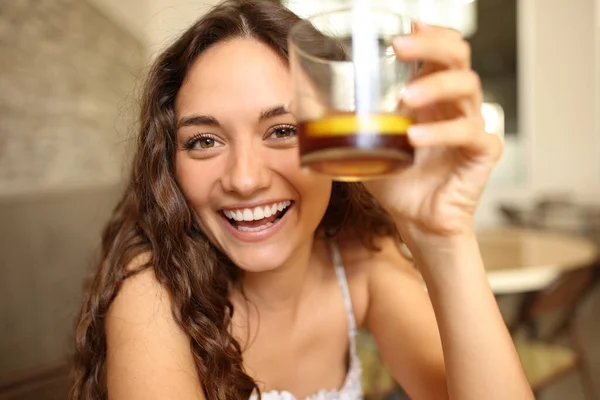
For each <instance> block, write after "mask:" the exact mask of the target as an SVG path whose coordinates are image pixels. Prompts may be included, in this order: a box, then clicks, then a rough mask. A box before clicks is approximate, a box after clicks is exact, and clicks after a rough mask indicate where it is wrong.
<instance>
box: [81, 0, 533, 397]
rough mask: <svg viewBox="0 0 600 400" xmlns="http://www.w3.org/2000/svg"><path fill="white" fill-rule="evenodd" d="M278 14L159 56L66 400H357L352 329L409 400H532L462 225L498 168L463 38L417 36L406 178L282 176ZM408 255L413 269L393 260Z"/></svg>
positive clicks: (285, 87)
mask: <svg viewBox="0 0 600 400" xmlns="http://www.w3.org/2000/svg"><path fill="white" fill-rule="evenodd" d="M297 20H298V18H297V17H296V16H295V15H293V14H292V13H290V12H289V11H287V10H285V9H284V8H283V7H281V6H280V5H276V4H274V3H271V2H260V1H239V0H238V1H227V2H225V3H223V4H221V5H219V6H217V7H216V8H214V9H213V10H212V11H211V12H210V13H208V14H207V15H206V16H204V17H203V18H202V19H201V20H199V21H198V22H197V23H195V24H194V25H193V26H192V27H191V28H190V29H189V30H188V31H187V32H185V33H184V34H183V36H182V37H181V38H179V40H177V41H176V42H175V43H174V44H173V45H172V46H171V47H169V48H168V49H167V50H165V51H164V53H163V54H162V55H161V56H160V57H158V59H157V61H156V63H155V64H154V67H153V68H152V70H151V72H150V75H149V78H148V80H147V83H146V91H145V94H144V97H143V103H142V115H141V129H140V135H139V140H138V147H137V154H136V156H135V159H134V162H133V170H132V173H131V179H130V181H129V185H128V187H127V189H126V191H125V194H124V196H123V198H122V200H121V202H120V203H119V205H118V206H117V208H116V210H115V212H114V216H113V218H112V220H111V221H110V223H109V224H108V226H107V228H106V230H105V232H104V236H103V243H102V245H103V247H102V261H101V263H100V264H99V267H98V270H97V272H96V274H95V279H94V280H93V284H92V286H91V288H90V290H89V294H88V296H87V298H86V301H85V303H84V305H83V309H82V312H81V316H80V319H79V323H78V326H77V354H76V371H75V372H76V382H75V385H74V388H73V391H72V398H73V399H106V398H110V399H111V400H121V399H126V400H136V399H144V400H148V399H178V400H185V399H204V398H206V399H209V400H211V399H248V398H249V397H250V396H253V397H254V398H256V397H257V396H260V395H261V393H262V397H263V398H265V399H284V398H285V399H289V398H298V399H300V398H310V399H360V398H361V396H362V395H361V388H360V373H361V371H360V361H359V360H358V358H357V356H356V349H355V343H354V333H355V330H356V329H357V327H359V326H368V328H369V329H370V330H371V332H372V333H373V335H374V337H375V339H376V342H377V344H378V346H379V348H380V351H381V353H382V354H383V357H384V359H385V361H386V362H387V364H388V366H389V368H390V370H391V373H392V374H393V376H394V377H395V379H396V380H397V381H398V382H399V384H400V385H401V386H402V387H403V388H405V390H406V391H407V393H408V394H409V396H410V397H411V398H413V399H446V398H449V399H460V400H465V399H477V400H480V399H502V400H506V399H525V398H532V396H531V393H530V391H529V388H528V385H527V382H526V379H525V377H524V375H523V373H522V370H521V368H520V364H519V361H518V357H517V354H516V352H515V350H514V348H513V346H512V342H511V339H510V336H509V335H508V333H507V331H506V329H505V327H504V324H503V322H502V319H501V316H500V314H499V312H498V309H497V307H496V304H495V301H494V297H493V295H492V293H491V292H490V289H489V287H488V285H487V281H486V277H485V272H484V269H483V265H482V261H481V258H480V255H479V250H478V247H477V243H476V240H475V235H474V233H473V212H474V210H475V206H476V204H477V202H478V199H479V197H480V194H481V192H482V189H483V187H484V185H485V182H486V180H487V178H488V175H489V173H490V170H491V168H492V166H493V165H494V163H495V162H496V161H497V159H498V158H499V155H500V153H501V145H500V142H499V140H498V138H497V137H494V136H492V135H486V134H485V133H484V129H483V121H482V118H481V115H480V111H479V110H480V104H481V97H482V95H481V89H480V85H479V82H478V79H477V77H476V75H474V73H473V72H471V70H470V68H469V65H470V60H469V51H468V46H467V45H466V44H465V42H464V41H463V40H462V39H461V37H460V35H459V34H457V33H455V32H453V31H450V30H445V29H441V28H435V27H431V26H427V25H424V24H419V25H418V30H417V33H415V34H414V35H412V36H411V37H405V38H402V39H398V40H397V41H396V42H395V43H394V47H395V50H396V52H397V55H398V57H400V58H401V59H404V60H423V61H424V67H423V69H422V74H421V76H420V77H419V79H417V80H415V82H414V83H412V84H411V85H410V86H409V87H407V88H406V91H405V93H404V99H405V102H406V105H407V107H410V108H411V109H412V110H413V112H414V113H415V116H416V117H415V120H416V124H415V126H414V127H412V128H411V131H410V133H409V134H410V140H411V142H412V144H413V145H414V146H415V148H416V161H415V164H414V166H412V167H410V168H409V169H407V170H406V171H404V172H402V173H401V174H399V175H398V176H397V177H394V178H390V179H386V180H382V181H377V182H370V183H369V184H368V185H362V184H348V183H337V182H336V183H332V182H331V180H329V179H328V178H326V177H323V176H317V175H311V174H304V173H302V172H301V171H300V168H299V159H298V150H297V144H298V143H297V138H296V136H295V131H296V128H295V123H296V121H295V120H294V117H293V115H291V114H290V113H289V112H288V111H287V110H286V108H285V107H284V106H283V105H285V104H288V103H289V101H290V98H291V92H292V91H291V86H290V76H289V72H288V67H287V47H286V46H287V45H286V35H287V32H288V30H289V28H290V26H291V25H293V23H294V22H296V21H297ZM398 236H401V237H402V240H403V241H404V242H405V243H406V245H407V246H408V247H409V249H410V250H411V252H412V254H413V255H414V256H415V259H416V262H417V264H418V266H419V268H420V270H421V273H422V276H423V278H424V280H425V283H426V284H427V288H428V292H429V295H428V294H427V293H426V291H425V290H424V288H423V285H422V280H421V275H419V274H417V273H416V272H415V270H414V268H413V267H412V266H411V264H410V263H409V262H408V261H407V260H405V259H404V258H403V257H402V256H401V255H400V252H399V249H398V246H397V245H396V243H398V241H397V240H395V238H396V237H398Z"/></svg>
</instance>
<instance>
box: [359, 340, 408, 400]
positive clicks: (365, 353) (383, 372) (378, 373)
mask: <svg viewBox="0 0 600 400" xmlns="http://www.w3.org/2000/svg"><path fill="white" fill-rule="evenodd" d="M356 345H357V351H358V357H359V358H360V361H361V363H362V368H363V374H362V377H361V379H362V382H361V383H362V387H363V392H364V396H365V400H387V399H389V398H391V397H392V396H393V395H394V394H395V393H394V392H396V391H397V390H398V387H397V385H396V381H395V380H394V378H393V377H392V375H391V374H390V372H389V371H388V369H387V366H386V365H385V362H384V361H383V359H382V357H381V354H380V353H379V350H378V349H377V345H376V343H375V340H374V338H373V336H372V335H371V334H370V333H369V332H368V331H366V330H360V331H359V332H358V334H357V336H356ZM396 398H398V397H396ZM399 398H402V397H399Z"/></svg>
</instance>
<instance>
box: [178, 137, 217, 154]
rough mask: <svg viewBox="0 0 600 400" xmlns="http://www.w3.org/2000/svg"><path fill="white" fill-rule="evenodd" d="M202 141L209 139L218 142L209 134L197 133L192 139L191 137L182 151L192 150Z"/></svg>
mask: <svg viewBox="0 0 600 400" xmlns="http://www.w3.org/2000/svg"><path fill="white" fill-rule="evenodd" d="M202 139H211V140H214V141H215V142H219V143H220V141H219V139H217V137H216V136H215V135H213V134H210V133H199V134H197V135H194V136H193V137H191V138H190V139H189V140H188V141H187V142H186V143H185V145H184V146H183V149H184V150H194V146H195V145H196V143H198V142H199V141H200V140H202Z"/></svg>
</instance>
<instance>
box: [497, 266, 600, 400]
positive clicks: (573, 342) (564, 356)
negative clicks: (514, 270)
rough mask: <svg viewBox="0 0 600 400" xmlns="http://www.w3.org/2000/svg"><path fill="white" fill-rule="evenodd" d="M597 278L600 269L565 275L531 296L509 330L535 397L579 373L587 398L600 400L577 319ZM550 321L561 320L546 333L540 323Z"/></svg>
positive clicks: (591, 267)
mask: <svg viewBox="0 0 600 400" xmlns="http://www.w3.org/2000/svg"><path fill="white" fill-rule="evenodd" d="M597 278H598V268H597V267H596V265H594V266H589V267H586V268H580V269H575V270H573V271H571V272H568V273H565V274H563V275H562V276H561V277H560V278H559V279H558V280H557V281H556V282H555V283H554V284H553V285H552V286H551V287H549V288H547V289H545V290H543V291H540V292H535V293H528V294H527V295H526V297H525V300H524V301H523V303H522V306H521V308H520V310H519V313H518V316H517V319H516V321H515V322H514V323H513V324H511V325H510V326H509V329H510V331H511V333H512V334H513V337H514V338H515V345H516V347H517V351H518V353H519V356H520V358H521V362H522V364H523V368H524V370H525V374H526V375H527V379H528V380H529V383H530V385H531V387H532V389H533V391H534V393H536V394H537V393H538V392H540V391H541V390H542V389H544V388H546V387H547V386H549V385H551V384H552V383H554V382H556V381H557V380H558V379H560V378H562V377H563V376H565V375H566V374H567V373H569V372H572V371H576V372H578V373H579V377H580V379H581V383H582V386H583V388H584V390H585V392H586V396H587V398H588V399H589V400H600V398H599V397H598V392H597V391H596V387H595V384H594V380H593V378H592V374H591V371H590V367H589V363H588V360H587V359H586V352H585V346H584V343H583V339H582V337H581V332H580V330H579V325H578V323H577V319H576V317H577V313H578V309H579V306H580V304H581V303H582V301H583V300H584V299H585V298H586V294H588V293H589V292H590V291H591V289H592V288H593V286H594V283H595V282H596V281H597ZM549 317H554V318H556V317H558V319H555V322H554V323H552V324H550V327H549V328H548V327H547V328H546V329H543V330H542V329H541V326H540V325H541V324H540V323H541V322H548V321H547V319H548V318H549ZM565 336H566V337H565ZM563 338H565V339H568V340H567V342H568V344H567V345H563V344H559V339H563Z"/></svg>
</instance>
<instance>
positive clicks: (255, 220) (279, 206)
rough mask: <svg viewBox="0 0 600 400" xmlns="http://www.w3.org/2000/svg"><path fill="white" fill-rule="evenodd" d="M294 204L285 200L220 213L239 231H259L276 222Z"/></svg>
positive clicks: (225, 210)
mask: <svg viewBox="0 0 600 400" xmlns="http://www.w3.org/2000/svg"><path fill="white" fill-rule="evenodd" d="M293 205H294V202H293V201H290V200H286V201H282V202H279V203H273V204H270V205H266V206H263V207H255V208H252V209H250V208H244V209H236V210H227V209H224V210H221V214H222V215H223V217H225V219H226V220H227V221H228V222H229V223H230V224H231V226H233V227H234V228H235V229H237V230H239V231H241V232H260V231H263V230H265V229H269V228H270V227H272V226H273V225H275V224H277V223H278V222H279V221H280V220H281V219H282V218H283V217H284V216H285V214H286V213H287V212H288V211H289V210H290V208H292V206H293Z"/></svg>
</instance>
